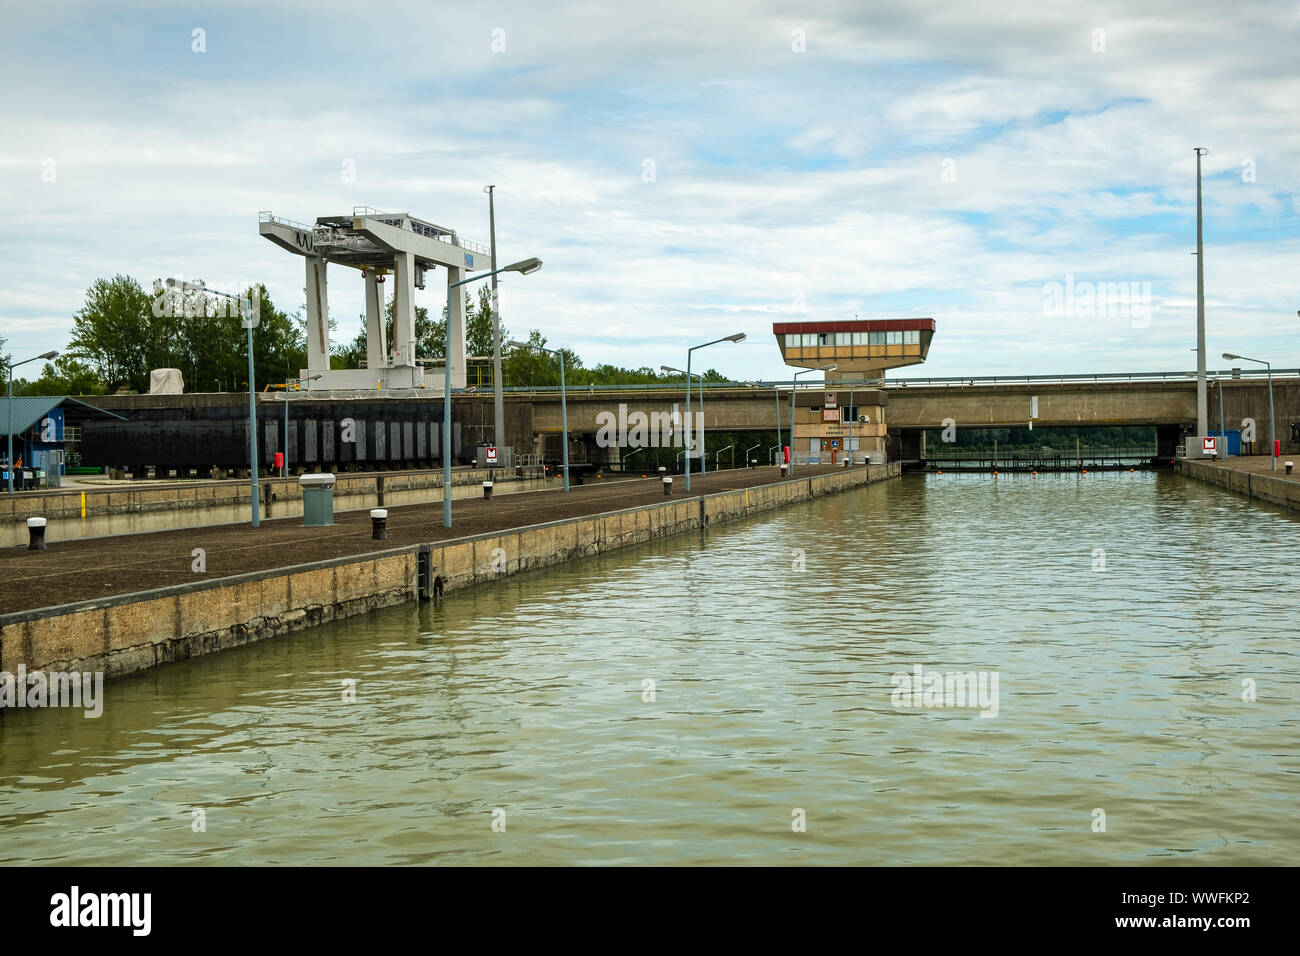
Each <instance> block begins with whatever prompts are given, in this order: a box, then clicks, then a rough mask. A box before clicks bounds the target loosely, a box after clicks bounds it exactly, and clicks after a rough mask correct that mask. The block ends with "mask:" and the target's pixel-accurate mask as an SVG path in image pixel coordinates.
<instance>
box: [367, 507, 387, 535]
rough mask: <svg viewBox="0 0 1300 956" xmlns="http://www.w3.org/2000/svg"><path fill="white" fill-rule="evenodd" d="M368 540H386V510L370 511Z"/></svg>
mask: <svg viewBox="0 0 1300 956" xmlns="http://www.w3.org/2000/svg"><path fill="white" fill-rule="evenodd" d="M370 540H371V541H387V540H388V509H386V508H373V509H371V511H370Z"/></svg>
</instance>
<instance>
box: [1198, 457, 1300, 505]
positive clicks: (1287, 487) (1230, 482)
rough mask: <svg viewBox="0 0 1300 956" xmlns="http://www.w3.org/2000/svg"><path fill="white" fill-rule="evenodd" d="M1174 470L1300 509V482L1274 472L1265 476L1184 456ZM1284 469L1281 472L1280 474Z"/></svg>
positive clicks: (1276, 503)
mask: <svg viewBox="0 0 1300 956" xmlns="http://www.w3.org/2000/svg"><path fill="white" fill-rule="evenodd" d="M1174 469H1175V470H1176V471H1177V472H1178V473H1179V474H1180V475H1186V476H1187V477H1189V478H1195V479H1196V480H1198V481H1204V482H1206V483H1208V484H1211V485H1218V486H1219V487H1220V488H1226V489H1227V490H1228V491H1235V492H1237V493H1238V494H1243V495H1246V496H1247V497H1248V498H1254V499H1256V500H1257V501H1263V502H1267V503H1268V504H1270V505H1277V506H1278V507H1279V508H1289V509H1291V510H1292V511H1300V481H1296V480H1294V479H1288V478H1285V477H1274V476H1273V475H1271V474H1270V475H1261V474H1258V473H1254V472H1248V471H1237V470H1236V469H1233V468H1224V467H1221V466H1218V465H1214V464H1210V463H1209V462H1203V461H1188V460H1187V459H1186V458H1180V459H1178V460H1177V461H1176V462H1174ZM1280 473H1281V472H1280V471H1279V474H1280Z"/></svg>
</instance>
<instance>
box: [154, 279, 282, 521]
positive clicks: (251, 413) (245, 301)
mask: <svg viewBox="0 0 1300 956" xmlns="http://www.w3.org/2000/svg"><path fill="white" fill-rule="evenodd" d="M167 285H169V286H171V287H172V288H173V289H175V288H178V287H179V288H180V290H181V292H182V294H183V293H185V292H201V293H202V294H204V295H215V296H220V297H221V298H223V299H229V300H230V301H231V302H234V303H235V305H236V307H237V308H238V310H239V314H240V315H241V316H243V318H242V319H240V325H242V326H243V327H244V328H246V329H247V330H248V473H249V493H248V497H249V505H250V507H251V509H252V522H253V527H254V528H256V527H259V526H260V525H261V521H262V507H261V499H260V496H259V495H258V490H257V388H256V385H255V383H254V381H253V329H255V328H257V326H258V323H260V322H261V321H262V316H261V315H260V313H259V314H258V315H254V314H253V297H252V296H237V295H231V294H230V293H228V292H218V291H217V290H216V289H209V288H208V287H207V284H206V283H205V282H204V281H203V280H202V279H199V280H198V281H197V282H185V281H180V282H178V281H177V280H176V279H168V280H167ZM258 308H259V309H260V308H261V303H260V301H259V303H258ZM205 311H206V310H205Z"/></svg>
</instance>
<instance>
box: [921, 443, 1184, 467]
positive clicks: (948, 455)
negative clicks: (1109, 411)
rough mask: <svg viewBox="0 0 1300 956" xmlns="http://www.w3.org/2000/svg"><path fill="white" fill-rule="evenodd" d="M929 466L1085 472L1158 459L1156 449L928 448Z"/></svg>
mask: <svg viewBox="0 0 1300 956" xmlns="http://www.w3.org/2000/svg"><path fill="white" fill-rule="evenodd" d="M922 457H923V459H924V461H925V463H926V464H927V465H931V466H935V465H953V466H962V465H973V466H975V467H978V468H1025V469H1028V468H1062V467H1071V468H1082V467H1083V466H1084V465H1085V464H1089V465H1093V466H1098V465H1105V464H1108V463H1109V464H1120V463H1126V462H1146V461H1151V460H1152V459H1155V458H1157V457H1158V454H1157V449H1156V448H1155V447H1154V446H1145V447H1143V446H1135V447H1115V446H1098V447H1095V448H1078V449H1074V448H1062V449H1056V448H1040V449H1036V450H1035V449H1017V450H1015V451H1007V450H998V451H995V450H993V449H987V448H986V449H983V450H978V449H963V450H960V451H958V450H955V449H954V450H951V451H944V450H937V451H936V450H935V449H934V448H933V447H928V448H926V450H925V455H924V456H922Z"/></svg>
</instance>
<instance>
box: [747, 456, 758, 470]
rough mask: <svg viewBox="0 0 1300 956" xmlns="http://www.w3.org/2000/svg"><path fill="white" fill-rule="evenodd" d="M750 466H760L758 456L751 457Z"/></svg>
mask: <svg viewBox="0 0 1300 956" xmlns="http://www.w3.org/2000/svg"><path fill="white" fill-rule="evenodd" d="M749 467H750V468H757V467H758V459H757V458H751V459H749Z"/></svg>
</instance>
